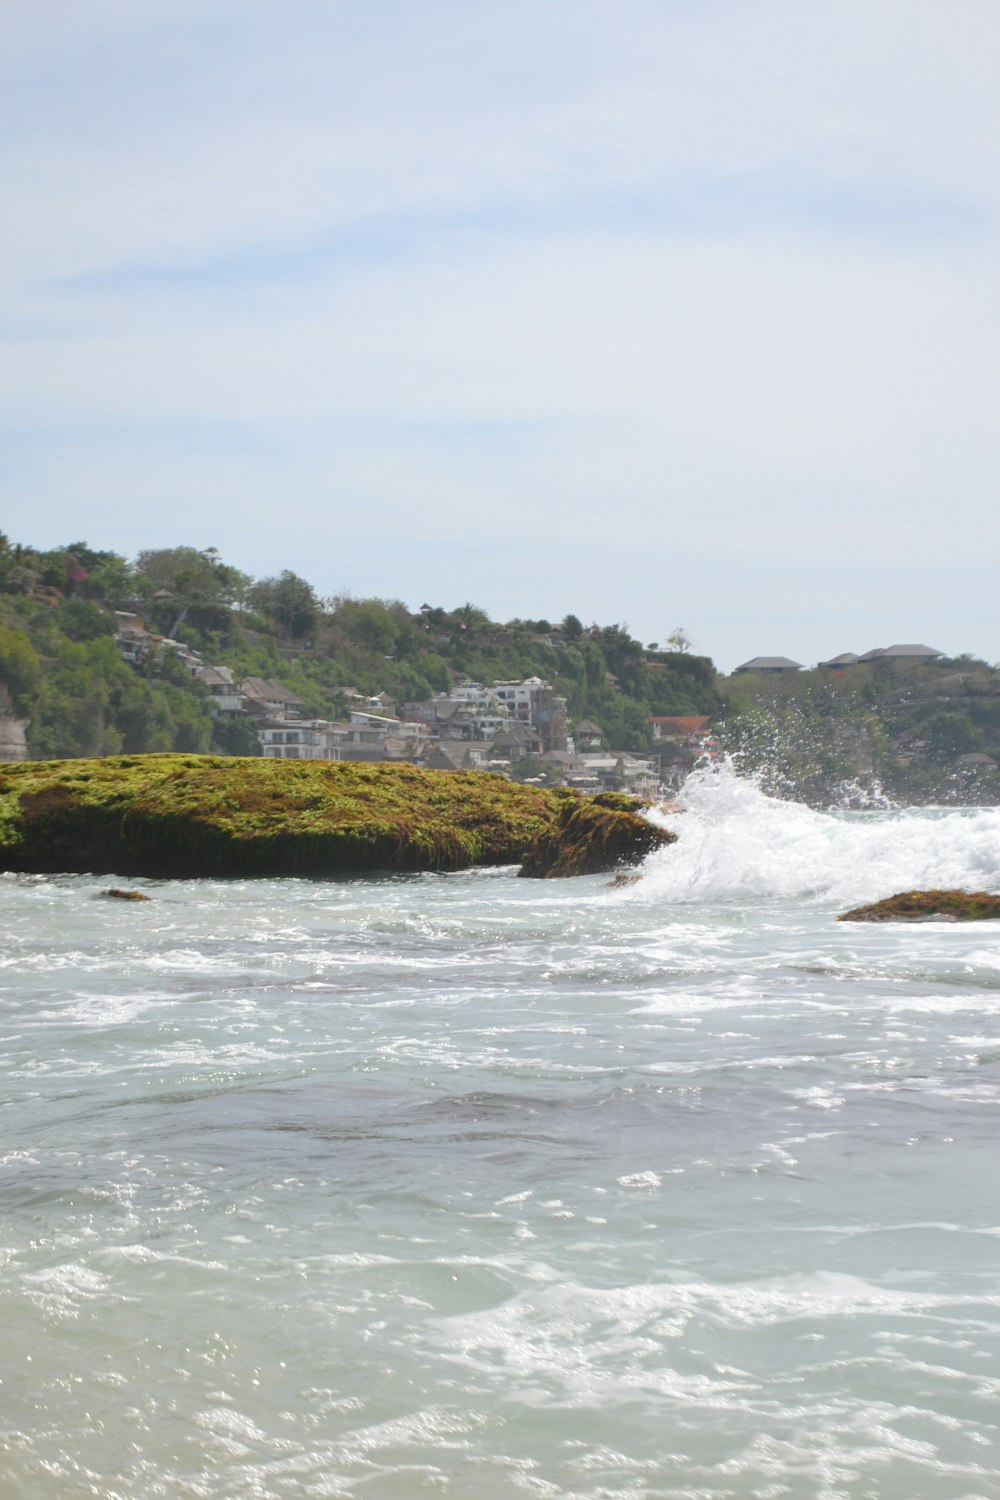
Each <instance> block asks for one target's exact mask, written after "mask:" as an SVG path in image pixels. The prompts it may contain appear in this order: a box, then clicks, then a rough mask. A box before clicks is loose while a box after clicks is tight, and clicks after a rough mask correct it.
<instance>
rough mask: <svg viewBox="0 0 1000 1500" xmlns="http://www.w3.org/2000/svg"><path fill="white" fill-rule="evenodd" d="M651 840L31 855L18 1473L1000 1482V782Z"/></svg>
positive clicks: (176, 1493)
mask: <svg viewBox="0 0 1000 1500" xmlns="http://www.w3.org/2000/svg"><path fill="white" fill-rule="evenodd" d="M685 804H686V806H685V810H684V811H683V812H681V813H679V814H672V815H669V817H668V821H669V822H670V824H671V826H673V827H675V828H676V830H677V832H678V834H679V836H680V837H679V842H678V843H677V844H676V845H674V846H672V847H671V848H669V849H667V850H664V851H663V852H662V853H660V854H658V855H656V856H655V857H654V858H653V859H651V860H650V861H649V863H648V865H647V867H646V871H645V878H644V879H643V881H642V882H641V883H640V884H638V885H636V886H632V887H627V888H624V889H618V890H608V889H605V888H604V885H603V883H602V881H601V880H600V879H599V878H594V879H585V880H575V881H551V882H544V883H536V882H530V881H518V880H516V879H514V878H513V873H512V872H510V871H491V872H472V873H469V874H464V875H457V876H445V877H417V878H408V879H385V880H364V881H355V882H350V881H340V882H306V881H302V882H298V881H291V880H286V881H262V882H256V883H251V882H239V881H234V882H212V881H203V882H190V883H180V882H152V881H150V882H142V886H143V889H144V890H146V892H147V893H148V894H149V895H151V896H152V897H153V898H154V899H153V900H152V901H151V902H149V903H145V904H130V903H116V902H104V901H97V900H94V899H93V897H94V895H95V893H96V892H97V891H99V890H100V889H101V888H102V887H105V886H107V885H110V884H114V883H115V882H114V881H113V880H111V879H103V880H99V879H94V878H89V877H64V878H54V879H42V878H33V877H5V878H0V901H2V903H3V908H4V927H3V931H4V940H3V943H2V945H0V1015H2V1017H3V1027H4V1047H3V1051H2V1056H0V1071H2V1075H3V1087H2V1091H0V1098H2V1101H3V1111H2V1116H0V1118H2V1124H3V1133H2V1135H0V1206H2V1209H3V1213H2V1217H0V1263H2V1272H0V1329H2V1334H0V1337H2V1340H3V1348H4V1358H3V1361H2V1370H0V1373H2V1376H3V1381H2V1384H0V1430H2V1448H0V1494H3V1495H4V1496H5V1497H6V1496H7V1495H10V1496H12V1497H16V1500H21V1497H24V1500H50V1497H52V1500H55V1497H59V1500H63V1497H66V1500H78V1497H79V1500H82V1497H84V1496H86V1497H94V1496H99V1497H102V1500H104V1497H124V1500H133V1497H135V1500H138V1497H140V1496H141V1497H147V1496H149V1497H164V1500H229V1497H244V1496H245V1497H248V1500H249V1497H286V1496H287V1497H299V1496H349V1497H358V1500H404V1497H414V1496H415V1497H419V1496H424V1495H426V1496H431V1495H433V1496H441V1495H449V1496H453V1497H455V1500H459V1497H461V1500H471V1497H475V1500H500V1497H508V1496H512V1495H525V1496H531V1497H546V1500H551V1497H559V1500H563V1497H572V1500H606V1497H610V1496H615V1497H635V1500H639V1497H643V1500H645V1497H654V1496H655V1497H662V1496H668V1497H672V1496H677V1497H681V1496H683V1497H688V1500H690V1497H699V1500H701V1497H703V1500H744V1497H760V1500H765V1497H766V1500H772V1497H785V1496H787V1497H789V1500H802V1497H816V1500H842V1497H843V1500H876V1497H877V1500H914V1497H918V1496H919V1497H920V1500H996V1496H997V1495H998V1494H1000V1445H998V1435H997V1425H996V1424H997V1419H996V1412H997V1410H998V1409H1000V1358H998V1355H1000V1212H998V1204H1000V1199H998V1195H997V1193H996V1189H995V1186H994V1183H995V1180H996V1175H997V1165H998V1154H997V1144H996V1142H997V1138H998V1123H1000V1122H998V1103H1000V926H998V924H993V923H986V924H980V925H977V926H971V927H966V926H935V925H925V926H917V927H858V926H850V925H848V926H845V925H843V924H838V923H837V922H836V921H835V920H834V917H835V914H836V912H837V911H838V910H842V909H843V908H844V907H845V906H846V905H849V904H855V903H856V902H858V901H861V900H867V899H871V898H877V897H879V896H884V895H887V894H890V893H891V892H892V891H894V890H898V889H903V888H906V887H907V886H913V885H920V884H923V885H929V884H934V885H965V886H973V887H983V888H986V889H994V890H1000V814H998V813H997V812H996V810H993V809H982V810H977V811H974V812H955V811H949V812H925V813H878V814H848V815H843V816H834V815H829V814H823V813H816V812H811V811H809V810H808V809H805V808H802V807H797V806H795V805H794V804H789V803H774V802H770V801H768V799H766V798H764V797H762V796H761V795H760V793H759V792H758V791H756V790H755V789H754V788H753V787H752V786H750V785H749V784H747V783H740V782H738V781H737V780H736V779H735V778H733V777H731V776H729V775H728V774H723V775H721V776H719V775H714V776H712V775H708V776H705V777H701V778H696V779H694V780H693V781H692V782H691V783H689V786H688V789H687V792H686V796H685Z"/></svg>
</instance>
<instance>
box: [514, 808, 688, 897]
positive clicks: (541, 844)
mask: <svg viewBox="0 0 1000 1500" xmlns="http://www.w3.org/2000/svg"><path fill="white" fill-rule="evenodd" d="M641 807H642V803H641V802H639V801H637V800H636V799H635V798H633V797H625V796H622V795H621V794H619V793H615V792H608V793H602V794H599V795H598V796H596V797H591V798H579V797H567V798H565V800H564V802H563V806H562V808H561V809H560V811H559V813H558V816H557V817H556V818H555V819H554V820H553V822H552V823H551V825H550V826H549V827H548V828H547V829H545V830H543V832H542V833H540V834H539V836H538V837H537V838H536V839H535V840H534V842H533V843H532V845H531V847H530V848H529V849H528V850H527V851H526V853H525V856H524V863H523V864H522V866H521V870H520V873H521V874H522V875H524V876H529V877H532V878H534V879H550V878H552V877H555V876H560V875H602V874H605V873H606V872H607V871H609V870H615V869H617V868H619V867H620V866H622V865H637V864H640V863H641V862H642V861H643V860H644V859H645V858H646V855H647V854H652V852H653V850H654V849H660V848H662V847H663V846H664V845H666V844H672V843H674V842H675V841H676V838H677V835H676V834H675V833H668V832H667V831H666V829H664V828H657V827H655V825H654V824H652V823H650V822H648V821H647V820H646V819H645V818H643V817H640V815H639V811H640V808H641Z"/></svg>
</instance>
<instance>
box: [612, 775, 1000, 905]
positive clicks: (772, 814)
mask: <svg viewBox="0 0 1000 1500" xmlns="http://www.w3.org/2000/svg"><path fill="white" fill-rule="evenodd" d="M680 808H681V811H679V812H669V813H665V812H661V813H657V814H654V815H653V816H654V817H655V818H656V820H657V821H659V822H661V823H663V824H664V825H665V826H666V827H668V828H670V829H671V830H672V831H673V832H675V833H676V834H677V835H678V842H677V843H676V844H675V845H673V846H671V847H670V848H669V849H665V850H663V851H662V852H661V853H659V854H657V855H655V856H653V858H651V859H650V860H649V861H648V863H647V866H646V877H647V878H646V881H645V882H644V883H643V885H642V886H640V887H637V888H636V892H637V895H639V893H641V897H640V899H642V898H646V899H648V898H655V899H657V900H670V901H672V902H677V901H682V902H685V901H686V902H702V901H718V902H732V901H739V902H743V901H747V900H753V901H760V900H762V899H763V900H768V899H777V900H790V899H791V900H806V901H815V902H826V901H836V902H840V903H844V902H848V903H857V902H862V901H866V900H875V899H878V898H879V897H882V896H888V895H892V894H893V893H895V892H897V891H903V890H911V889H917V888H929V887H937V888H941V887H945V888H947V887H964V888H966V889H970V890H982V889H988V890H1000V808H995V807H987V808H956V809H945V808H931V809H926V810H924V811H923V812H922V813H916V812H915V811H914V810H913V809H908V810H907V811H906V812H905V813H900V812H898V811H871V812H863V813H840V812H820V811H816V810H814V809H812V808H809V807H805V806H803V805H802V803H799V802H785V801H781V800H779V799H777V798H774V797H768V796H766V795H765V794H764V792H762V791H761V789H760V787H759V786H758V785H757V784H756V783H755V782H754V781H753V780H750V779H747V778H746V777H741V776H738V775H737V774H736V772H735V771H734V770H733V768H732V767H731V766H730V765H728V764H726V765H722V766H719V767H713V768H711V769H708V770H703V771H696V772H695V773H694V774H693V775H692V776H691V777H690V778H689V780H688V781H687V783H686V785H685V787H684V791H683V793H682V795H681V797H680Z"/></svg>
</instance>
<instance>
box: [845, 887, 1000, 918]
mask: <svg viewBox="0 0 1000 1500" xmlns="http://www.w3.org/2000/svg"><path fill="white" fill-rule="evenodd" d="M990 919H993V920H1000V896H991V895H989V894H988V893H987V892H986V891H903V892H901V893H900V895H898V896H888V897H887V898H886V899H885V900H884V901H876V902H874V903H873V904H872V905H871V906H856V907H855V908H854V910H853V911H846V912H844V913H843V915H842V916H839V917H838V918H837V921H838V922H985V921H989V920H990Z"/></svg>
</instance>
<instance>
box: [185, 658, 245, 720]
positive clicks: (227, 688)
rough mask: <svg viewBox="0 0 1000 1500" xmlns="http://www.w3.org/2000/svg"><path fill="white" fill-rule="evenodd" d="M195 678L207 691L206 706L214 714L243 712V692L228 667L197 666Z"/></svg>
mask: <svg viewBox="0 0 1000 1500" xmlns="http://www.w3.org/2000/svg"><path fill="white" fill-rule="evenodd" d="M194 675H195V677H196V679H197V680H198V681H199V682H200V683H201V685H202V687H204V688H206V689H207V691H208V706H209V708H210V709H211V710H212V712H213V713H215V714H239V713H242V712H243V694H242V692H241V691H240V688H239V685H238V684H237V682H236V681H235V679H234V677H233V674H232V671H231V670H230V668H229V667H199V668H198V670H197V671H196V672H195V674H194Z"/></svg>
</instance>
